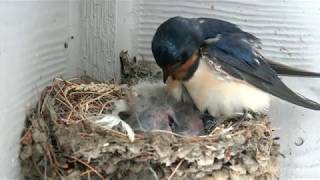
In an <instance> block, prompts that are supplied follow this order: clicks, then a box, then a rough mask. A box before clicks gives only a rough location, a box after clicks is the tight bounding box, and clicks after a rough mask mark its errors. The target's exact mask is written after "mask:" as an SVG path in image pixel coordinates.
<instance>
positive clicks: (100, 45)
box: [81, 0, 118, 81]
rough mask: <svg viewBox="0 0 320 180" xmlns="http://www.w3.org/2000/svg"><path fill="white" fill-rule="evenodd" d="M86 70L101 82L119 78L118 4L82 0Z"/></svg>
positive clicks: (84, 62) (98, 0) (83, 54)
mask: <svg viewBox="0 0 320 180" xmlns="http://www.w3.org/2000/svg"><path fill="white" fill-rule="evenodd" d="M81 25H82V27H81V37H82V38H81V53H82V57H81V62H82V66H83V67H82V71H83V73H84V74H87V75H89V76H91V77H93V78H96V79H98V80H102V81H107V80H110V79H111V78H113V77H114V76H115V74H116V73H117V69H118V68H117V67H116V65H115V63H114V61H115V59H116V58H117V56H116V54H115V38H116V37H115V36H116V32H115V28H116V1H115V0H107V1H104V0H91V1H86V0H82V1H81Z"/></svg>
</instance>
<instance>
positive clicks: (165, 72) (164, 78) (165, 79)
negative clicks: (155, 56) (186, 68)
mask: <svg viewBox="0 0 320 180" xmlns="http://www.w3.org/2000/svg"><path fill="white" fill-rule="evenodd" d="M162 73H163V83H166V81H167V79H168V77H169V72H168V69H167V68H162Z"/></svg>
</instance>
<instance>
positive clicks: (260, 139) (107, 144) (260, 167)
mask: <svg viewBox="0 0 320 180" xmlns="http://www.w3.org/2000/svg"><path fill="white" fill-rule="evenodd" d="M124 55H126V54H124ZM124 57H125V56H124ZM122 60H123V59H122ZM124 60H125V61H124V62H125V63H126V62H128V59H124ZM125 63H123V64H125ZM127 64H128V63H127ZM123 69H124V68H123ZM142 69H143V68H142ZM144 69H147V72H142V73H141V72H140V71H139V72H137V71H136V70H135V69H132V68H131V69H130V68H127V69H126V70H124V71H126V73H124V75H126V76H125V78H124V82H126V83H127V84H129V85H130V84H135V83H137V82H138V81H136V80H131V79H130V77H129V76H128V75H130V74H131V75H134V76H139V78H141V77H140V76H150V69H149V68H145V66H144ZM132 71H134V72H135V73H132ZM156 76H158V75H156ZM160 78H161V75H160ZM159 87H160V88H161V86H159ZM140 89H142V90H144V89H145V88H144V87H143V88H140ZM143 93H144V91H143ZM131 95H132V89H131V88H130V86H129V87H127V86H126V85H116V84H112V83H99V82H92V80H90V81H89V80H88V79H86V80H84V79H74V80H69V81H65V80H62V79H56V80H54V81H53V83H52V85H51V86H48V87H47V88H46V89H45V90H44V91H43V93H42V95H41V98H40V99H39V102H38V104H37V106H36V108H35V109H34V110H33V112H32V113H30V115H29V116H28V117H27V120H26V124H25V128H24V130H23V132H22V137H21V141H20V143H21V152H20V160H21V170H22V174H23V176H24V178H25V179H32V180H34V179H71V180H72V179H88V180H89V179H130V180H131V179H132V180H138V179H139V180H140V179H146V180H156V179H214V180H216V179H246V180H247V179H277V174H278V162H277V159H278V156H279V144H278V143H277V138H274V137H273V135H272V133H273V129H272V128H271V126H270V123H269V122H268V118H267V116H262V115H261V116H255V117H253V118H248V119H244V118H238V119H237V118H236V119H230V120H227V121H225V122H224V123H223V124H221V125H219V126H218V127H216V128H215V129H214V130H213V131H212V132H211V133H210V134H207V135H195V133H193V134H192V135H191V134H190V135H188V132H189V131H185V130H183V132H187V133H179V132H178V131H174V130H173V129H170V128H171V126H163V125H161V127H165V128H164V129H161V128H159V129H160V130H157V129H155V130H152V129H147V130H146V129H144V130H141V129H137V128H136V126H135V124H134V123H132V122H131V121H130V120H128V121H126V120H127V119H126V118H128V116H121V118H119V116H118V115H117V114H115V113H114V111H115V102H119V101H125V102H127V101H130V98H132V97H131ZM159 100H160V99H156V100H155V101H159ZM137 102H139V101H137ZM120 104H121V103H120ZM159 104H160V105H161V103H159ZM180 106H181V105H179V107H180ZM152 110H153V109H152V108H151V109H150V108H147V109H145V110H144V111H152ZM173 110H174V109H173ZM163 112H167V110H166V111H159V112H157V113H156V114H157V117H158V119H159V117H161V116H158V115H159V113H160V114H161V113H163ZM184 112H188V113H191V114H194V113H193V112H192V111H191V112H190V111H189V110H185V111H184ZM177 113H180V114H181V112H178V111H177ZM148 115H150V114H148ZM141 117H147V119H146V120H145V122H146V121H149V119H148V118H150V121H152V117H153V116H141ZM164 117H166V116H164ZM181 117H190V115H187V116H181ZM153 118H154V117H153ZM102 119H103V120H105V121H103V123H102V122H101V120H102ZM188 121H189V120H188ZM198 121H199V120H195V122H198ZM145 122H143V123H145ZM163 122H166V120H163ZM138 124H139V123H138ZM178 124H179V123H178ZM182 124H186V123H182ZM148 127H150V126H148ZM193 127H199V126H194V124H191V125H190V126H187V129H188V128H191V129H192V128H193ZM200 127H201V126H200ZM193 130H197V128H193ZM199 134H200V133H199Z"/></svg>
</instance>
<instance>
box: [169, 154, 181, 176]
mask: <svg viewBox="0 0 320 180" xmlns="http://www.w3.org/2000/svg"><path fill="white" fill-rule="evenodd" d="M183 161H184V159H182V160H181V161H180V162H179V163H178V165H177V166H176V168H174V170H173V171H172V173H171V175H170V176H169V177H168V180H172V179H173V176H174V175H175V174H176V172H177V170H178V169H179V167H180V166H181V164H182V163H183Z"/></svg>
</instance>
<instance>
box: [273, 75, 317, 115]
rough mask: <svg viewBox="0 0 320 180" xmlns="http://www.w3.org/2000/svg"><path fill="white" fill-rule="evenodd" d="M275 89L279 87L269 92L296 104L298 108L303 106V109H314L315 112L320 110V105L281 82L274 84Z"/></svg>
mask: <svg viewBox="0 0 320 180" xmlns="http://www.w3.org/2000/svg"><path fill="white" fill-rule="evenodd" d="M273 87H277V88H270V89H268V90H267V92H269V93H270V94H272V95H274V96H276V97H279V98H281V99H283V100H286V101H288V102H291V103H293V104H296V105H298V106H302V107H305V108H309V109H313V110H320V104H319V103H317V102H315V101H312V100H310V99H308V98H305V97H303V96H302V95H299V94H297V93H295V92H294V91H292V90H291V89H289V88H288V87H287V86H286V85H285V84H284V83H283V82H282V81H280V80H279V81H276V84H274V86H273Z"/></svg>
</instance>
